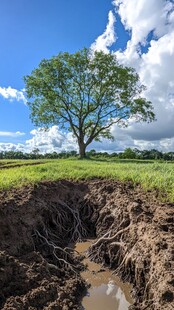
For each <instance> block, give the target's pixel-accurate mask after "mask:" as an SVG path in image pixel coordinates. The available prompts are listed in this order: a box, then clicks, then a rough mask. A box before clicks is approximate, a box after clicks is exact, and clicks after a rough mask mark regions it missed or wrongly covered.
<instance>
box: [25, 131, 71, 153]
mask: <svg viewBox="0 0 174 310" xmlns="http://www.w3.org/2000/svg"><path fill="white" fill-rule="evenodd" d="M31 134H32V135H33V137H32V138H31V139H29V140H27V141H26V148H27V149H28V150H30V151H32V150H33V149H35V148H38V149H39V150H40V152H42V153H46V152H54V151H55V152H58V153H60V152H62V151H71V150H75V151H76V150H77V143H76V140H75V139H74V137H73V135H72V133H71V132H69V133H64V132H62V131H60V130H59V127H58V126H52V127H50V128H49V129H48V130H44V129H42V128H40V129H34V130H32V131H31Z"/></svg>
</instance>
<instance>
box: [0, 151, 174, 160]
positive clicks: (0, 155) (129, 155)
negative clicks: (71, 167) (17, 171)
mask: <svg viewBox="0 0 174 310" xmlns="http://www.w3.org/2000/svg"><path fill="white" fill-rule="evenodd" d="M86 155H87V157H93V158H96V159H97V158H111V159H112V158H118V159H144V160H169V161H172V160H174V152H167V153H163V152H160V151H158V150H155V149H152V150H143V151H140V150H138V149H137V148H135V149H131V148H126V149H125V150H124V151H123V152H119V153H116V152H113V153H110V154H109V153H107V152H96V151H95V150H91V151H89V152H87V153H86ZM78 156H79V155H78V153H77V152H76V151H69V152H61V153H56V152H52V153H46V154H40V153H39V149H34V150H33V151H32V152H31V153H23V152H20V151H1V152H0V159H56V158H57V159H58V158H59V159H61V158H69V157H78Z"/></svg>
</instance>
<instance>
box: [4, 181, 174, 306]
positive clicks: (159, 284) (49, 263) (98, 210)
mask: <svg viewBox="0 0 174 310" xmlns="http://www.w3.org/2000/svg"><path fill="white" fill-rule="evenodd" d="M173 234H174V204H172V203H161V202H160V201H159V199H158V194H157V193H156V192H147V193H144V192H143V190H142V189H141V188H140V187H136V188H134V187H133V186H132V184H131V183H126V184H125V183H120V182H116V181H111V180H90V181H88V182H77V183H75V182H69V181H65V180H62V181H59V182H54V183H50V182H43V183H40V184H39V185H37V186H36V185H33V186H27V187H24V188H21V189H13V190H11V191H7V192H5V191H3V192H1V193H0V309H3V310H7V309H8V310H27V309H29V310H34V309H44V310H51V309H52V310H53V309H63V310H71V309H72V310H73V309H74V310H75V309H76V310H77V309H81V307H80V301H81V298H82V296H83V294H84V293H85V289H86V283H85V282H84V280H83V279H82V278H81V276H80V271H81V270H82V269H83V268H84V266H83V265H82V263H81V259H82V257H81V256H80V255H78V253H76V252H75V251H74V250H73V249H72V247H70V246H69V244H70V243H72V242H76V241H77V240H78V241H79V240H82V239H84V238H90V237H95V238H96V241H95V242H94V243H93V245H92V247H91V248H90V250H89V256H90V258H91V259H92V260H95V261H97V262H100V263H101V264H103V265H104V266H107V267H109V268H111V269H112V270H113V272H115V273H117V274H118V275H119V276H120V277H121V278H122V280H124V281H128V282H130V283H132V295H133V298H134V304H133V305H132V306H131V307H130V309H132V310H138V309H140V310H141V309H142V310H145V309H149V310H157V309H159V310H160V309H161V310H168V309H174V274H172V271H173V267H174V235H173ZM91 310H92V309H91Z"/></svg>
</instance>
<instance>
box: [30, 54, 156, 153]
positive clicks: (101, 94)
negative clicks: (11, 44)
mask: <svg viewBox="0 0 174 310" xmlns="http://www.w3.org/2000/svg"><path fill="white" fill-rule="evenodd" d="M24 81H25V84H26V92H27V96H28V98H29V99H30V101H29V102H28V105H29V107H30V109H31V119H32V121H33V122H34V123H35V125H37V126H45V127H48V126H51V125H53V124H54V125H55V124H58V125H59V127H60V128H64V129H68V130H71V131H72V132H73V134H74V136H75V137H76V139H77V142H78V146H79V154H80V157H81V158H83V157H85V155H86V153H85V151H86V147H87V146H88V145H89V144H90V143H91V142H92V141H93V140H98V141H99V140H100V138H101V137H104V138H108V139H111V138H112V135H111V132H110V128H111V126H112V125H113V124H115V123H117V124H118V125H125V124H126V123H127V121H128V120H129V118H130V117H133V116H134V118H135V120H136V121H153V120H154V113H153V108H152V104H151V102H149V101H147V100H146V99H144V98H142V97H140V94H141V92H142V90H143V89H144V86H143V85H141V84H140V81H139V76H138V74H137V73H136V72H135V70H134V69H132V68H129V67H123V66H121V65H119V64H118V62H117V59H116V57H115V56H114V55H113V54H104V53H103V52H95V53H93V54H92V53H91V51H90V50H89V49H86V48H84V49H83V50H80V51H79V52H76V53H74V54H69V53H59V54H58V55H57V56H55V57H52V58H51V59H49V60H46V59H44V60H42V61H41V63H40V64H39V66H38V68H36V69H34V70H33V71H32V73H31V75H28V76H26V77H25V78H24Z"/></svg>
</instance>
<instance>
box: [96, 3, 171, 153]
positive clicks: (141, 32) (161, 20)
mask: <svg viewBox="0 0 174 310" xmlns="http://www.w3.org/2000/svg"><path fill="white" fill-rule="evenodd" d="M112 3H113V5H114V7H115V14H119V16H120V19H121V21H122V24H123V26H124V28H125V30H126V31H129V33H130V40H129V41H128V42H127V46H126V48H125V50H123V51H121V50H116V51H113V52H114V53H115V55H116V57H117V59H118V60H119V62H120V63H122V64H123V65H126V66H131V67H134V68H135V69H136V70H137V72H138V74H139V76H140V80H141V82H142V84H144V85H145V86H146V87H147V90H146V91H145V92H144V94H143V95H144V96H145V97H146V98H147V99H148V100H150V101H152V103H153V106H154V111H155V114H156V118H157V121H156V122H154V123H151V124H146V123H144V124H137V123H133V122H131V123H130V125H129V126H128V127H127V128H125V129H118V127H117V126H113V128H112V133H113V135H114V137H115V139H117V143H118V145H119V147H120V148H121V147H122V143H123V144H124V147H128V146H130V145H131V146H132V147H139V148H143V147H144V148H151V147H153V148H154V147H155V148H158V149H161V150H162V149H163V150H165V151H166V150H167V149H168V150H174V144H173V141H174V70H172V66H173V65H174V30H173V29H174V2H173V1H172V0H167V1H166V0H151V1H145V0H139V1H136V0H114V1H113V2H112ZM111 33H112V35H113V29H112V30H111ZM108 35H109V34H108ZM115 37H116V34H115ZM97 42H98V39H96V41H95V44H96V46H95V48H96V49H97V48H100V44H98V46H97ZM105 48H107V46H103V47H102V50H103V51H105ZM123 137H124V139H123ZM120 139H121V140H120ZM123 141H124V142H123ZM114 144H115V142H114ZM108 145H109V144H108ZM110 146H111V145H110Z"/></svg>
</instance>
